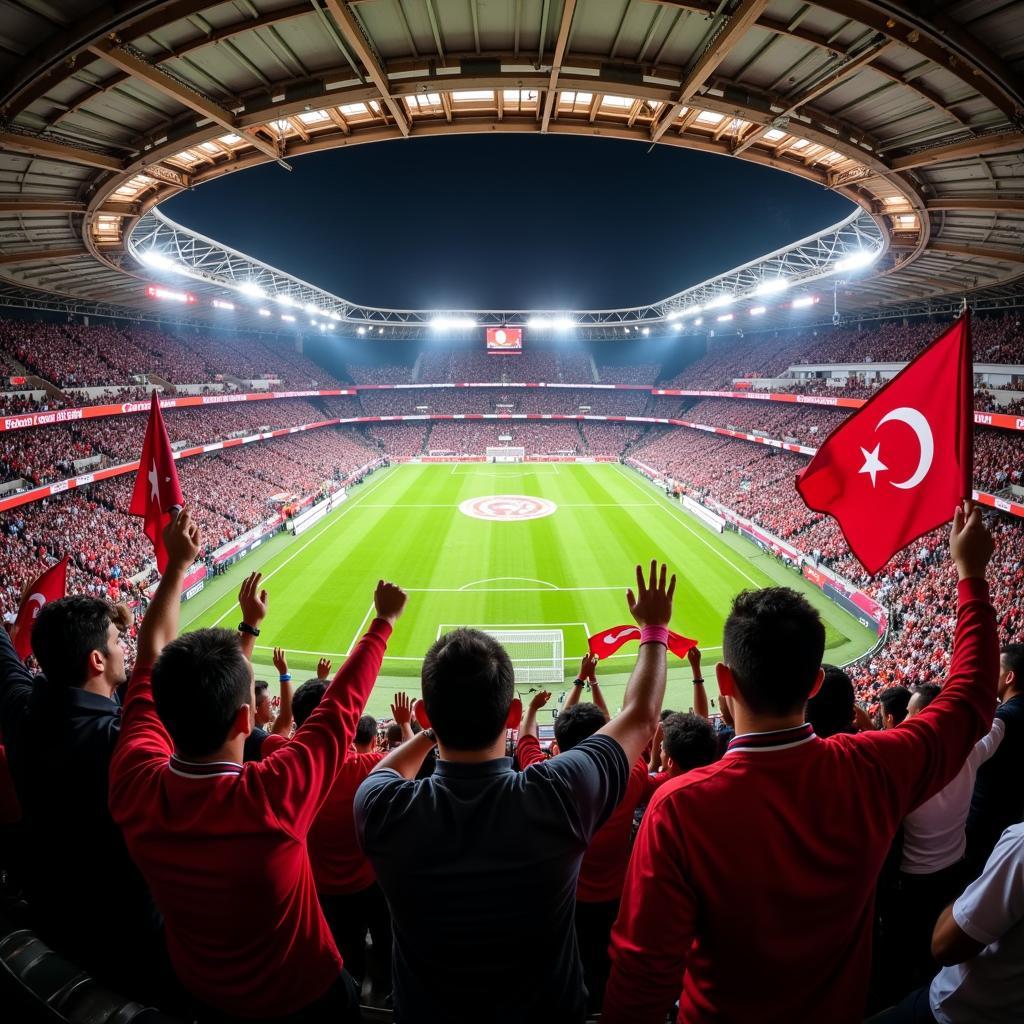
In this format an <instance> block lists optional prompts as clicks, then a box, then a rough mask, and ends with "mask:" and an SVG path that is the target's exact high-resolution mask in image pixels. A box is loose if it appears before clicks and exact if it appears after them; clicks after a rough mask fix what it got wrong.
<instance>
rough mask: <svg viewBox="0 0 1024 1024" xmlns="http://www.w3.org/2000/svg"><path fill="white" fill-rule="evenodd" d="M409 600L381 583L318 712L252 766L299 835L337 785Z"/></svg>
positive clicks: (282, 816) (283, 819)
mask: <svg viewBox="0 0 1024 1024" xmlns="http://www.w3.org/2000/svg"><path fill="white" fill-rule="evenodd" d="M405 602H406V594H405V591H403V590H401V589H400V588H399V587H397V586H395V584H393V583H385V582H384V581H383V580H380V581H379V582H378V583H377V589H376V591H375V592H374V595H373V603H374V607H375V608H376V611H377V617H376V618H375V619H374V620H373V621H372V622H371V623H370V627H369V629H368V630H367V632H366V634H365V635H364V636H363V637H362V639H360V641H359V642H358V643H357V644H356V645H355V647H354V648H353V649H352V653H351V654H349V656H348V657H347V658H346V659H345V662H344V664H343V665H342V666H341V668H340V669H338V673H337V675H335V677H334V679H333V680H332V682H331V684H330V685H329V686H328V687H327V690H326V692H325V693H324V696H323V699H322V700H321V701H320V703H319V704H318V705H317V707H316V710H314V711H313V713H312V714H311V715H310V716H309V718H307V719H306V721H305V722H303V723H302V728H301V729H298V730H296V732H295V735H294V736H293V737H292V739H291V741H290V742H289V743H287V744H285V745H284V746H282V747H280V748H279V749H278V750H275V751H273V752H272V753H271V754H269V755H268V756H267V757H264V758H263V759H262V760H261V761H254V762H251V768H250V770H254V771H256V772H257V773H258V774H259V778H260V780H261V781H262V783H263V786H264V788H265V790H266V793H267V797H268V800H269V802H270V806H271V807H272V809H273V811H274V813H275V814H276V815H277V817H278V820H279V821H281V822H282V824H284V825H285V826H286V827H289V828H291V829H292V830H293V831H294V833H295V834H296V835H305V834H306V832H307V831H308V830H309V826H310V825H311V824H312V823H313V819H314V818H315V817H316V814H317V812H318V811H319V810H320V807H321V806H322V804H323V801H324V799H325V798H326V797H327V794H328V793H329V792H330V789H331V786H333V785H334V780H335V778H336V777H337V775H338V769H339V768H341V765H342V763H343V761H344V760H345V755H346V753H347V752H348V748H349V747H350V746H351V744H352V738H353V736H354V735H355V731H356V723H357V722H358V721H359V716H360V715H361V714H362V713H363V709H364V708H365V707H366V701H367V698H368V697H369V696H370V691H371V690H372V689H373V685H374V683H375V682H376V681H377V674H378V673H379V672H380V666H381V662H382V660H383V658H384V651H385V648H386V646H387V641H388V638H389V637H390V636H391V630H392V627H393V625H394V623H395V622H397V621H398V618H399V616H400V615H401V614H402V610H403V609H404V608H405Z"/></svg>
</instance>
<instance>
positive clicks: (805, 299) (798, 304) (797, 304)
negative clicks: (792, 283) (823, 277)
mask: <svg viewBox="0 0 1024 1024" xmlns="http://www.w3.org/2000/svg"><path fill="white" fill-rule="evenodd" d="M817 301H818V296H817V295H801V296H800V298H799V299H794V300H793V308H794V309H803V308H805V307H806V306H813V305H814V304H815V303H816V302H817Z"/></svg>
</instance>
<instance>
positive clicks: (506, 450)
mask: <svg viewBox="0 0 1024 1024" xmlns="http://www.w3.org/2000/svg"><path fill="white" fill-rule="evenodd" d="M525 458H526V449H525V448H511V447H507V446H502V447H501V448H488V449H487V461H488V462H522V461H523V460H524V459H525Z"/></svg>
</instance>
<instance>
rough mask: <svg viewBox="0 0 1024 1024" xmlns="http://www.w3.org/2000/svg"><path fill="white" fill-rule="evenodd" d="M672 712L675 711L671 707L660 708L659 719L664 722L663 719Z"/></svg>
mask: <svg viewBox="0 0 1024 1024" xmlns="http://www.w3.org/2000/svg"><path fill="white" fill-rule="evenodd" d="M674 714H675V712H674V711H673V710H672V709H671V708H662V709H661V720H662V721H663V722H664V721H665V719H666V718H668V716H669V715H674Z"/></svg>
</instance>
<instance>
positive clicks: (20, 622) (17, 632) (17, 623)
mask: <svg viewBox="0 0 1024 1024" xmlns="http://www.w3.org/2000/svg"><path fill="white" fill-rule="evenodd" d="M67 592H68V556H67V555H65V556H64V557H63V558H62V559H61V560H60V561H59V562H58V563H57V564H56V565H51V566H50V568H49V569H47V570H46V572H44V573H42V574H41V575H40V576H37V577H36V579H35V580H34V581H33V582H32V585H31V586H29V587H26V588H25V595H24V597H22V599H21V607H20V608H19V609H18V617H17V619H15V620H14V627H13V628H12V629H11V641H12V643H13V644H14V650H15V652H16V653H17V655H18V657H19V658H21V660H22V661H24V660H25V659H26V658H27V657H28V656H29V655H30V654H31V653H32V627H33V626H34V625H35V621H36V619H37V618H38V616H39V611H40V609H41V608H42V607H43V605H44V604H47V603H48V602H50V601H56V600H57V599H58V598H61V597H64V595H65V594H67Z"/></svg>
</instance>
